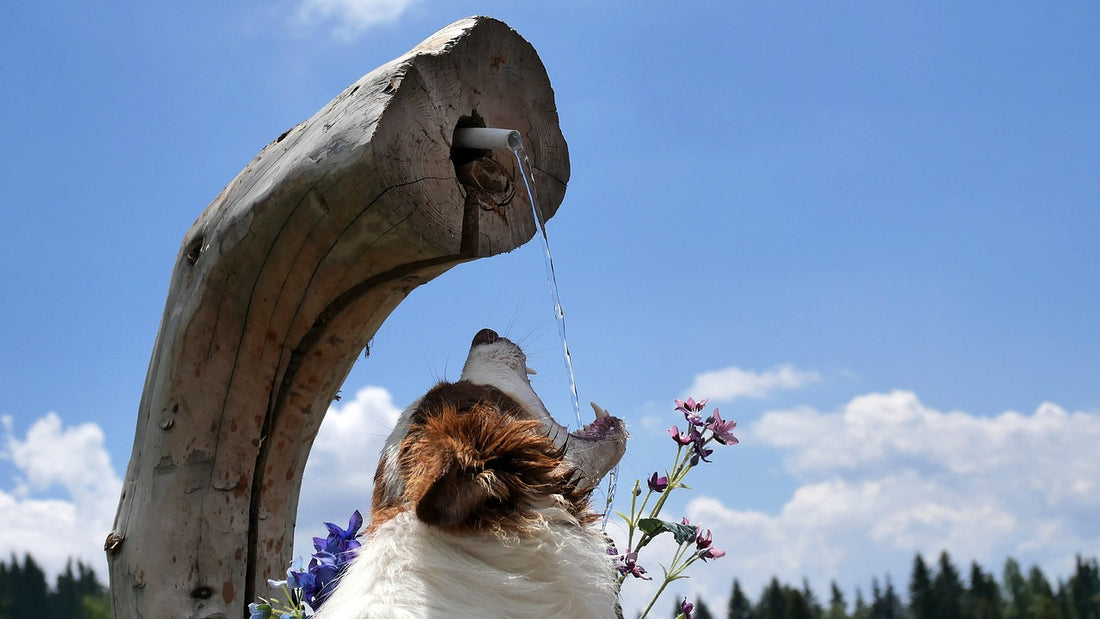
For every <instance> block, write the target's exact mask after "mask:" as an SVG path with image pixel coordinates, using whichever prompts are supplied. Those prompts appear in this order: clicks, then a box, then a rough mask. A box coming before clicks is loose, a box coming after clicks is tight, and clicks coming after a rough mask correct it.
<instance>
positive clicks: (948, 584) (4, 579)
mask: <svg viewBox="0 0 1100 619" xmlns="http://www.w3.org/2000/svg"><path fill="white" fill-rule="evenodd" d="M731 587H732V588H731V590H730V596H729V603H728V604H727V607H726V608H718V607H717V606H716V605H712V604H710V603H708V602H707V600H706V599H705V598H700V599H696V600H693V604H694V610H693V613H692V616H693V619H723V618H726V619H901V618H904V619H932V618H936V619H955V618H960V619H1100V569H1098V568H1097V562H1096V559H1095V558H1093V559H1083V558H1081V557H1077V560H1076V565H1075V567H1074V571H1073V574H1072V575H1070V576H1069V578H1067V579H1066V580H1058V581H1055V582H1053V583H1052V582H1051V581H1050V580H1048V578H1047V576H1046V575H1045V574H1043V572H1042V570H1040V569H1039V568H1038V567H1037V566H1035V567H1031V568H1030V569H1028V570H1027V571H1024V570H1023V569H1021V567H1020V565H1019V563H1017V562H1016V560H1014V559H1008V560H1007V561H1006V562H1005V564H1004V567H1003V568H1002V569H1001V572H1000V574H999V578H998V577H997V576H995V575H994V574H993V573H991V572H987V571H986V570H985V569H983V568H982V567H981V566H979V565H978V564H977V563H971V564H970V569H969V570H968V572H967V573H966V574H965V575H964V574H963V573H962V572H960V570H959V569H958V568H957V567H956V566H955V565H954V564H953V563H952V561H951V557H950V556H949V555H948V554H947V553H946V552H944V553H941V554H940V556H939V558H938V559H937V560H936V561H935V562H934V563H929V562H927V561H925V559H924V558H923V557H921V556H920V555H917V556H916V557H915V558H914V559H913V568H912V571H911V573H910V575H909V582H908V585H907V586H906V587H905V588H904V589H899V588H898V586H896V585H895V584H894V583H893V581H892V580H891V579H890V578H889V577H886V578H884V579H883V580H881V581H879V580H877V579H875V580H872V581H871V583H870V584H869V586H868V587H867V588H866V589H863V588H857V589H856V590H855V594H854V596H853V599H850V600H849V599H848V598H847V597H846V596H845V595H844V594H843V593H842V591H841V588H840V587H839V586H838V585H837V584H836V582H835V581H834V582H833V583H832V585H831V587H830V591H829V592H828V594H827V595H825V596H824V597H822V596H819V595H818V594H817V593H816V592H814V591H813V590H812V589H811V588H810V587H809V585H808V584H807V583H805V582H803V583H801V584H800V585H798V586H792V585H790V584H784V583H780V582H779V580H778V579H776V578H772V580H771V582H769V583H768V585H767V586H765V587H764V590H763V591H761V592H760V593H759V595H758V596H756V598H755V599H754V598H752V597H750V596H749V595H748V594H746V592H745V591H744V589H743V588H742V587H741V584H740V582H739V581H738V580H737V579H734V581H733V583H732V585H731ZM680 603H681V600H675V601H671V600H670V602H669V605H670V606H674V609H670V610H672V614H671V615H670V616H672V617H675V616H676V615H678V614H680V612H681V610H680ZM16 617H19V618H26V617H41V618H43V619H109V618H110V617H111V610H110V598H109V596H108V594H107V588H106V587H105V586H104V585H103V584H102V583H100V582H99V580H98V578H97V577H96V574H95V572H94V571H93V570H92V569H91V568H89V567H88V566H86V565H84V564H83V563H81V562H79V561H77V562H75V563H74V562H72V561H70V562H69V564H68V566H66V568H65V570H64V571H63V572H61V573H60V574H58V576H57V578H56V580H55V582H54V584H53V585H52V586H51V585H50V584H49V583H48V582H47V578H46V573H45V572H44V571H43V570H42V568H41V567H40V566H39V565H38V563H36V562H35V561H34V559H32V558H31V557H30V556H24V557H23V559H22V560H19V559H17V558H16V557H15V556H12V557H11V559H10V560H9V561H6V562H0V619H7V618H13V619H14V618H16Z"/></svg>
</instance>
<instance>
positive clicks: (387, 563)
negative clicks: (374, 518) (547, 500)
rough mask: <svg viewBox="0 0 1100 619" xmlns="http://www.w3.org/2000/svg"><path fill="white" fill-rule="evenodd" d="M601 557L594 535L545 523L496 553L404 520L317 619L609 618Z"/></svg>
mask: <svg viewBox="0 0 1100 619" xmlns="http://www.w3.org/2000/svg"><path fill="white" fill-rule="evenodd" d="M563 516H564V514H563ZM565 517H567V516H565ZM606 548H607V546H606V544H605V543H604V541H603V537H602V535H601V534H600V533H599V531H598V529H597V528H595V527H581V526H577V525H576V524H572V523H565V522H560V521H559V522H554V521H553V520H551V519H547V520H546V524H545V526H544V527H542V528H540V529H538V530H537V531H536V533H535V534H534V535H531V536H527V537H524V538H522V539H514V540H506V541H504V542H503V543H502V540H501V539H500V538H499V537H494V536H490V535H472V536H471V535H452V534H449V533H446V532H443V531H440V530H439V529H437V528H434V527H429V526H427V525H425V524H423V523H422V522H420V521H419V520H417V518H416V517H415V515H413V514H411V513H403V514H401V515H399V516H397V517H396V518H394V519H392V520H390V521H389V522H387V523H385V524H384V525H382V526H381V527H379V528H378V530H376V531H375V532H374V534H373V535H371V537H370V540H369V541H368V542H367V543H366V544H364V546H363V548H362V549H361V551H360V554H359V556H358V557H357V558H356V559H355V561H354V562H353V563H352V564H351V565H350V566H349V568H348V570H347V572H346V573H345V574H344V576H343V579H342V582H341V583H340V586H339V587H338V588H337V589H336V591H335V592H334V593H333V596H332V597H331V598H329V599H328V601H326V602H325V604H324V606H323V607H322V609H321V612H320V613H319V614H317V616H316V619H374V618H381V617H387V618H391V617H392V618H395V619H399V618H414V617H415V618H427V617H494V618H495V617H501V618H503V617H517V618H518V617H529V618H532V619H535V618H537V619H549V618H551V617H576V618H592V619H596V618H600V619H603V618H607V617H614V616H615V597H616V596H615V591H614V585H613V582H614V581H613V579H612V578H611V576H610V575H611V573H612V565H611V560H610V558H609V557H608V555H607V552H606Z"/></svg>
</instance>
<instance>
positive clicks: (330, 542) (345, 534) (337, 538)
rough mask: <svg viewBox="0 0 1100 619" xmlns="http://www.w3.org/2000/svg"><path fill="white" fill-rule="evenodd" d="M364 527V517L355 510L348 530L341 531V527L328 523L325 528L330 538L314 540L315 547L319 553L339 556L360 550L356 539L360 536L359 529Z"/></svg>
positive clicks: (349, 521) (316, 538)
mask: <svg viewBox="0 0 1100 619" xmlns="http://www.w3.org/2000/svg"><path fill="white" fill-rule="evenodd" d="M362 526H363V515H362V514H360V513H359V510H355V512H354V513H353V514H352V515H351V519H350V520H348V528H347V529H341V528H340V526H339V525H335V524H333V523H331V522H326V523H325V527H327V528H328V537H324V538H321V537H315V538H313V547H314V548H316V549H317V550H319V551H323V552H330V553H332V554H334V555H337V556H341V555H343V554H345V553H348V552H352V551H355V550H358V549H359V547H360V546H361V544H360V543H359V541H358V540H356V539H355V537H356V536H357V535H359V528H360V527H362ZM348 558H349V559H350V557H348Z"/></svg>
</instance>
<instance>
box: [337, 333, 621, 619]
mask: <svg viewBox="0 0 1100 619" xmlns="http://www.w3.org/2000/svg"><path fill="white" fill-rule="evenodd" d="M533 373H534V372H533V370H530V369H529V368H528V367H527V360H526V356H525V355H524V353H523V351H522V350H521V349H520V347H519V346H517V345H516V344H515V343H513V342H512V341H510V340H508V339H507V338H504V337H501V336H500V335H498V334H497V333H496V332H494V331H492V330H490V329H483V330H481V331H480V332H478V333H477V335H475V336H474V339H473V343H472V344H471V347H470V353H469V356H468V358H467V359H466V363H465V365H464V366H463V368H462V374H461V376H460V377H459V380H458V381H456V382H453V383H449V382H442V383H440V384H438V385H436V386H435V387H434V388H432V389H431V390H429V391H428V392H427V393H426V394H425V395H424V396H423V397H422V398H420V399H419V400H417V401H416V402H414V403H413V404H412V405H410V406H409V407H408V408H407V409H406V410H405V411H404V412H403V413H402V415H401V417H400V419H399V420H398V422H397V424H396V427H395V428H394V430H393V432H392V433H391V434H390V436H389V438H388V439H387V441H386V444H385V447H384V448H383V450H382V454H381V457H380V459H379V463H378V469H377V472H376V473H375V486H374V494H373V499H372V506H371V518H370V524H369V526H368V528H367V534H366V541H365V542H364V544H363V546H362V548H360V549H359V553H358V555H357V556H356V558H355V559H354V560H353V561H352V562H351V563H350V564H349V565H348V566H347V569H346V571H345V572H344V574H343V575H342V576H341V578H340V579H339V580H338V582H337V584H336V587H335V589H334V590H333V591H332V593H331V595H329V596H328V598H327V599H326V600H325V601H324V603H323V604H322V605H321V608H320V609H319V611H318V613H317V614H316V615H315V619H374V618H381V617H386V618H390V617H394V618H403V617H404V618H414V617H415V618H435V617H478V618H496V617H501V618H503V617H530V618H538V619H548V618H550V617H577V618H601V619H602V618H606V617H615V616H616V612H617V606H618V604H617V597H618V592H617V587H616V584H615V582H616V581H615V578H614V573H615V572H614V567H613V565H612V557H611V556H610V555H609V554H608V542H607V538H606V537H605V536H604V535H603V534H602V533H601V531H600V528H599V526H598V523H597V520H598V516H597V515H596V514H595V513H594V512H593V511H592V510H591V508H590V506H589V502H588V499H589V495H590V494H591V492H592V490H593V488H595V486H596V485H597V484H598V483H599V481H600V479H602V478H603V476H604V475H606V474H607V473H608V472H609V471H610V470H611V469H612V468H614V466H615V465H616V464H617V463H618V461H619V459H620V458H622V456H623V453H624V452H625V450H626V438H627V433H626V430H625V425H624V423H623V422H622V420H620V419H618V418H616V417H613V416H611V415H609V414H608V413H607V412H606V411H605V410H603V409H602V408H600V407H599V406H597V405H596V404H592V408H593V410H594V411H595V413H596V420H595V421H593V422H592V423H591V424H589V425H587V426H585V427H584V428H581V429H580V430H577V431H575V432H573V433H569V432H568V431H567V430H566V429H565V428H564V427H562V426H561V425H559V424H558V423H557V422H555V421H554V419H553V418H552V417H551V415H550V414H549V412H548V411H547V410H546V407H545V406H544V405H543V403H542V401H541V400H540V399H539V397H538V396H537V395H536V394H535V391H534V389H533V388H532V387H531V382H530V380H529V379H528V374H533Z"/></svg>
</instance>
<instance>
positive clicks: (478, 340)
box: [470, 329, 500, 348]
mask: <svg viewBox="0 0 1100 619" xmlns="http://www.w3.org/2000/svg"><path fill="white" fill-rule="evenodd" d="M499 339H500V336H499V335H497V332H496V331H493V330H492V329H482V330H481V331H478V332H477V335H475V336H474V342H473V344H470V348H473V347H474V346H481V345H482V344H492V343H493V342H495V341H497V340H499Z"/></svg>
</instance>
